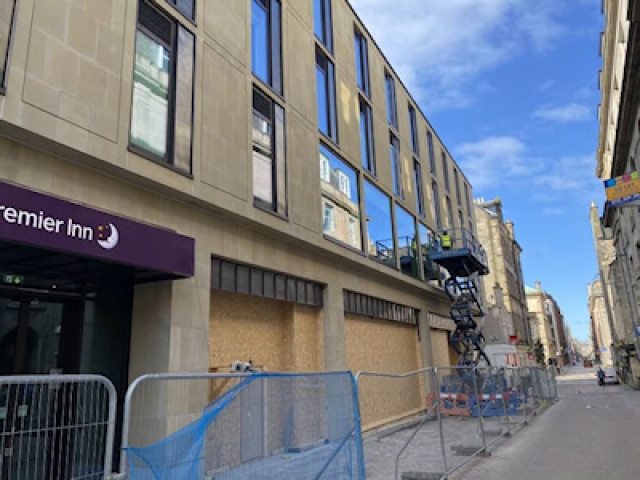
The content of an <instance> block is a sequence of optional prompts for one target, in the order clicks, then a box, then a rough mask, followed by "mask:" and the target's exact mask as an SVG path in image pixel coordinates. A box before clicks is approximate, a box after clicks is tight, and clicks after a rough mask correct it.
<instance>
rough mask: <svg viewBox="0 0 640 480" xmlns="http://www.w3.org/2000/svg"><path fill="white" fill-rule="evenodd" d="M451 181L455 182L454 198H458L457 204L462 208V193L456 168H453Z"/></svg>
mask: <svg viewBox="0 0 640 480" xmlns="http://www.w3.org/2000/svg"><path fill="white" fill-rule="evenodd" d="M453 181H454V183H455V184H456V185H455V187H456V199H457V200H458V206H459V207H460V208H462V193H461V191H460V175H459V173H458V169H457V168H455V167H454V168H453Z"/></svg>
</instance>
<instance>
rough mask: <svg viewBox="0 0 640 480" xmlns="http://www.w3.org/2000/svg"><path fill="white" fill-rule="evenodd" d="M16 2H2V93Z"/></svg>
mask: <svg viewBox="0 0 640 480" xmlns="http://www.w3.org/2000/svg"><path fill="white" fill-rule="evenodd" d="M14 8H15V0H0V93H2V92H3V91H4V88H5V80H6V76H7V75H6V73H7V72H6V68H7V63H8V62H7V60H8V58H9V45H10V44H11V33H12V30H13V28H12V25H13V11H14Z"/></svg>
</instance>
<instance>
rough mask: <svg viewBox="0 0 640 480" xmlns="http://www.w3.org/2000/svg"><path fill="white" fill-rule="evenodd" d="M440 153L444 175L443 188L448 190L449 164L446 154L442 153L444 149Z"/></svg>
mask: <svg viewBox="0 0 640 480" xmlns="http://www.w3.org/2000/svg"><path fill="white" fill-rule="evenodd" d="M441 153H442V175H443V177H444V188H445V189H446V190H447V192H448V191H449V166H448V165H447V154H446V153H444V150H443V151H442V152H441Z"/></svg>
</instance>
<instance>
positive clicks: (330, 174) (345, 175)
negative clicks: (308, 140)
mask: <svg viewBox="0 0 640 480" xmlns="http://www.w3.org/2000/svg"><path fill="white" fill-rule="evenodd" d="M320 184H321V189H322V215H323V232H324V234H325V235H328V236H330V237H331V238H334V239H335V240H338V241H340V242H342V243H344V244H346V245H349V246H350V247H353V248H357V249H358V250H362V234H361V231H360V228H361V227H360V199H359V195H358V175H357V173H356V171H355V170H354V169H353V168H351V167H350V166H348V165H347V164H346V163H345V162H343V161H342V160H341V159H339V158H338V157H337V156H336V155H334V154H333V153H332V152H331V151H330V150H329V149H328V148H326V147H324V146H323V145H321V146H320Z"/></svg>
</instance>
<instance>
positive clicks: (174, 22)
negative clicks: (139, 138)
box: [127, 0, 196, 178]
mask: <svg viewBox="0 0 640 480" xmlns="http://www.w3.org/2000/svg"><path fill="white" fill-rule="evenodd" d="M143 4H144V5H146V6H147V8H149V9H151V10H153V11H154V12H155V13H156V14H157V15H160V16H161V17H164V19H165V20H166V21H167V22H168V23H170V24H171V32H170V36H169V42H167V41H166V40H165V39H162V38H160V37H159V36H158V35H157V34H156V33H154V32H153V29H152V28H150V27H149V26H144V25H142V24H141V23H140V22H141V15H140V8H142V7H141V6H142V5H143ZM180 30H182V31H183V32H186V33H187V34H189V35H190V36H191V39H192V48H191V51H192V58H191V61H192V67H193V68H192V71H191V89H190V92H189V93H190V96H191V102H190V105H189V107H190V109H191V115H190V117H191V118H190V126H189V128H190V144H189V168H188V171H187V170H185V169H183V168H180V167H178V166H176V163H175V153H176V144H175V138H176V134H175V132H176V128H177V125H176V111H177V108H176V101H177V96H178V92H177V69H178V62H179V57H178V52H179V48H180V45H179V44H178V41H179V31H180ZM138 31H140V32H141V33H142V34H144V35H146V36H147V37H149V38H151V39H152V40H153V41H155V42H157V43H158V44H161V45H162V46H163V47H165V48H166V49H167V50H168V51H169V52H170V63H169V86H168V89H167V90H168V100H167V103H168V106H167V127H166V128H167V132H166V135H167V137H166V153H165V155H164V157H163V156H160V155H158V154H156V153H154V152H152V151H150V150H147V149H145V148H144V147H142V146H140V145H135V144H133V143H132V141H131V128H132V126H133V108H134V105H133V104H134V98H133V94H134V89H133V87H134V85H135V81H134V80H133V79H132V83H131V85H132V88H131V112H130V116H129V135H128V139H127V144H128V145H127V149H128V150H129V151H130V152H132V153H135V154H136V155H139V156H141V157H144V158H146V159H147V160H151V161H153V162H154V163H157V164H159V165H162V166H163V167H166V168H169V169H170V170H173V171H175V172H177V173H180V174H182V175H184V176H187V177H189V178H193V141H194V138H193V137H194V135H193V133H194V113H195V108H194V102H195V68H196V36H195V34H194V33H193V32H192V31H191V30H189V29H188V28H186V27H185V26H184V25H183V24H182V22H180V21H179V20H178V19H177V18H175V17H174V16H172V15H171V14H169V13H168V12H167V11H165V10H164V9H162V8H160V7H159V6H157V5H156V4H155V2H153V1H152V0H139V2H138V8H137V12H136V36H137V34H138ZM135 71H136V64H135V49H134V65H133V72H134V75H135Z"/></svg>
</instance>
